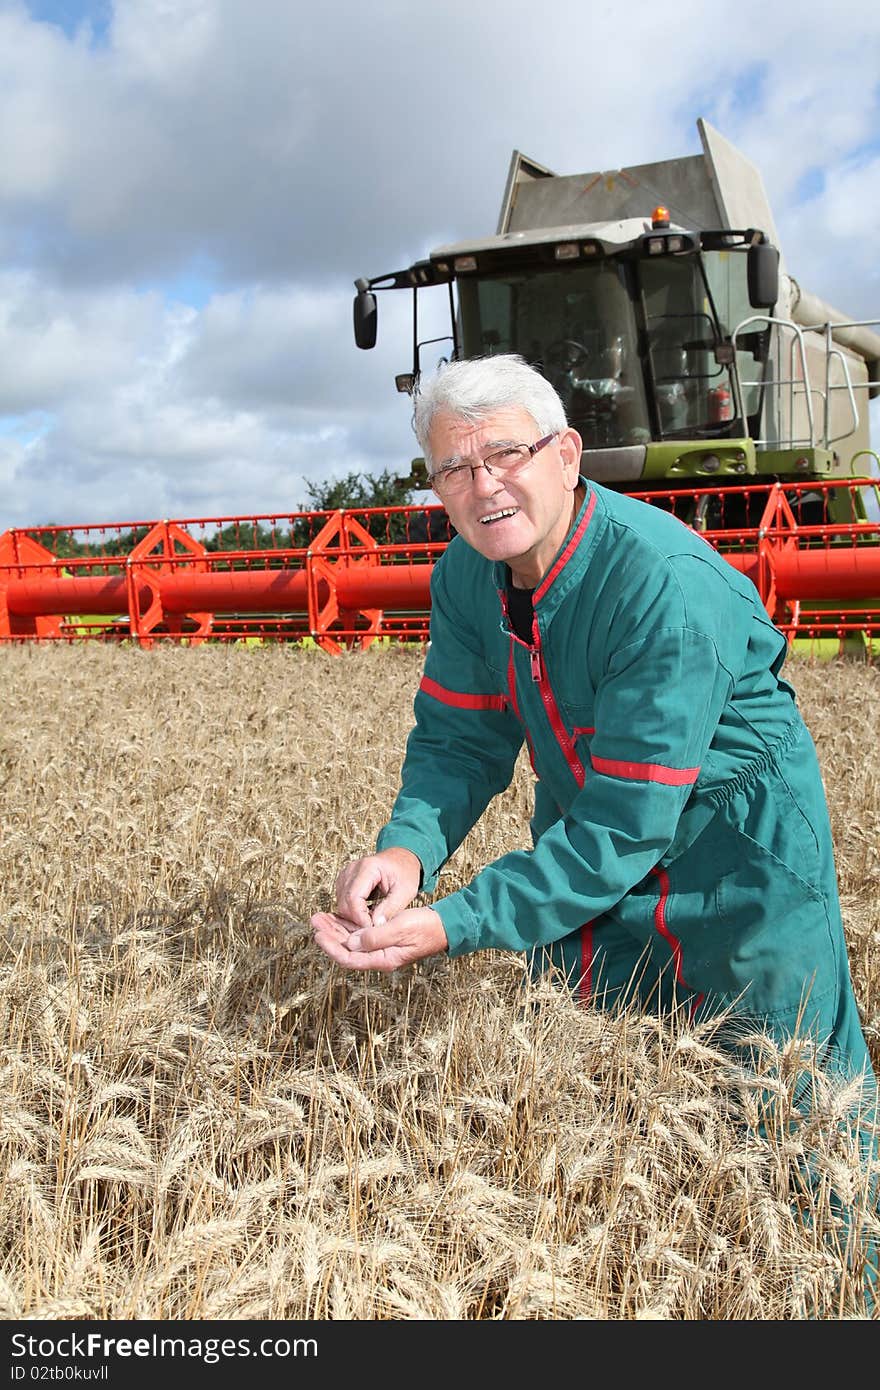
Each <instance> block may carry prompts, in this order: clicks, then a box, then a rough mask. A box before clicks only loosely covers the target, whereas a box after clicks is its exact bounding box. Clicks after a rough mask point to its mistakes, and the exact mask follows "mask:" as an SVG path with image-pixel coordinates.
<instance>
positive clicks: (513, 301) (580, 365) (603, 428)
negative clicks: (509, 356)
mask: <svg viewBox="0 0 880 1390" xmlns="http://www.w3.org/2000/svg"><path fill="white" fill-rule="evenodd" d="M458 298H459V311H460V315H461V338H462V350H463V355H464V356H465V357H476V356H485V355H487V354H491V353H499V352H518V353H521V354H522V356H523V357H524V358H525V359H526V361H527V362H530V363H532V364H533V365H534V366H536V367H538V368H539V370H540V371H542V372H543V373H544V375H545V376H546V377H547V378H548V380H549V381H551V382H552V384H553V385H554V386H555V388H556V390H557V391H558V392H559V395H560V397H561V399H562V403H563V405H564V406H565V411H566V415H567V417H568V421H569V423H570V424H571V425H572V426H573V427H574V429H576V430H577V431H578V433H579V434H580V436H581V438H582V439H583V442H584V448H585V449H606V448H610V447H614V446H619V445H623V444H644V443H646V442H647V441H648V440H649V439H650V438H651V427H650V420H649V416H648V406H647V401H646V398H645V388H644V382H643V379H642V373H641V369H640V365H639V355H638V348H637V342H638V339H637V334H636V323H635V316H634V313H633V306H632V302H631V299H630V296H629V294H628V292H627V289H626V286H625V283H624V280H623V275H622V267H621V266H620V265H618V264H615V263H613V262H611V261H599V262H595V263H594V264H592V265H586V266H579V267H577V268H573V269H566V270H560V271H555V270H549V271H548V270H529V271H522V272H516V273H514V274H506V275H497V276H492V277H491V278H486V279H479V280H477V279H469V278H468V279H465V278H461V279H459V281H458Z"/></svg>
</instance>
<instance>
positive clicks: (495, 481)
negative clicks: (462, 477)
mask: <svg viewBox="0 0 880 1390" xmlns="http://www.w3.org/2000/svg"><path fill="white" fill-rule="evenodd" d="M471 474H472V476H473V488H474V491H475V492H481V493H482V494H483V495H484V496H486V497H494V496H495V493H496V492H497V491H498V490H499V488H500V487H501V479H500V478H498V477H497V476H496V475H495V474H494V473H490V472H489V470H488V468H487V467H486V465H485V463H480V464H471Z"/></svg>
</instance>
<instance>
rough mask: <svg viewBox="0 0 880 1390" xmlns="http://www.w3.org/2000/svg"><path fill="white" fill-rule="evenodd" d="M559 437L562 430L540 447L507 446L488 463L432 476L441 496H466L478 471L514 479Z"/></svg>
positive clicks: (452, 466) (546, 437) (450, 467)
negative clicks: (466, 491) (513, 477)
mask: <svg viewBox="0 0 880 1390" xmlns="http://www.w3.org/2000/svg"><path fill="white" fill-rule="evenodd" d="M558 433H559V431H558V430H554V431H553V433H552V434H545V435H544V438H543V439H539V440H538V442H537V443H536V444H505V446H504V448H503V449H496V450H494V452H493V453H491V454H487V455H486V457H485V458H484V459H475V460H474V461H473V462H461V463H450V464H447V466H446V467H445V468H438V469H437V472H436V473H432V474H431V484H432V486H433V487H434V489H435V491H436V492H438V493H440V494H441V495H443V496H445V497H453V496H454V495H455V494H456V493H458V492H464V490H465V488H466V487H467V486H468V484H469V483H472V482H473V480H474V478H475V477H476V476H477V469H478V468H485V470H486V472H487V473H488V474H489V475H490V477H492V478H510V477H512V476H513V475H514V474H516V473H519V472H520V471H521V470H522V469H523V468H525V467H526V465H527V464H529V463H531V461H532V459H533V458H534V457H535V454H537V453H539V452H540V450H541V449H546V447H547V445H548V444H549V443H550V440H551V439H555V438H556V436H557V434H558Z"/></svg>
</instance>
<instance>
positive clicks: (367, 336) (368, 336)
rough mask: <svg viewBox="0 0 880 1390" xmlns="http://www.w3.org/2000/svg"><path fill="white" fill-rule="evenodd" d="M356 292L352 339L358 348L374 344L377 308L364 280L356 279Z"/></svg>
mask: <svg viewBox="0 0 880 1390" xmlns="http://www.w3.org/2000/svg"><path fill="white" fill-rule="evenodd" d="M355 284H356V285H357V294H356V295H355V297H354V340H355V342H356V343H357V345H358V347H359V348H371V347H375V346H376V327H377V309H376V296H375V295H374V294H373V291H372V290H370V289H368V288H367V283H366V281H365V280H356V281H355Z"/></svg>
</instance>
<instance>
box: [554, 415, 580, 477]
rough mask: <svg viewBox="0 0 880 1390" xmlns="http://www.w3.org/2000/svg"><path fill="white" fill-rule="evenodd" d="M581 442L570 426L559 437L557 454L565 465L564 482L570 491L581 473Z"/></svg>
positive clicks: (575, 431)
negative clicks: (558, 453)
mask: <svg viewBox="0 0 880 1390" xmlns="http://www.w3.org/2000/svg"><path fill="white" fill-rule="evenodd" d="M583 447H584V446H583V442H582V440H581V437H580V435H579V434H578V432H577V430H573V429H572V428H571V427H570V426H569V428H568V429H566V430H563V432H562V434H561V435H560V436H559V452H560V454H561V455H562V462H563V463H564V465H565V475H564V476H565V482H566V485H567V486H568V487H570V488H571V489H572V490H574V488H576V487H577V481H578V478H579V477H580V471H581V450H582V449H583Z"/></svg>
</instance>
